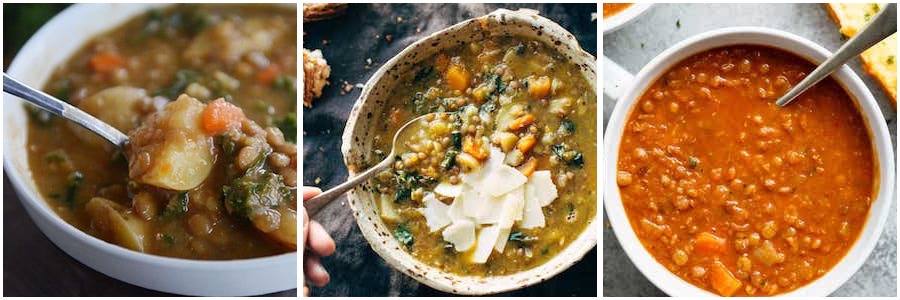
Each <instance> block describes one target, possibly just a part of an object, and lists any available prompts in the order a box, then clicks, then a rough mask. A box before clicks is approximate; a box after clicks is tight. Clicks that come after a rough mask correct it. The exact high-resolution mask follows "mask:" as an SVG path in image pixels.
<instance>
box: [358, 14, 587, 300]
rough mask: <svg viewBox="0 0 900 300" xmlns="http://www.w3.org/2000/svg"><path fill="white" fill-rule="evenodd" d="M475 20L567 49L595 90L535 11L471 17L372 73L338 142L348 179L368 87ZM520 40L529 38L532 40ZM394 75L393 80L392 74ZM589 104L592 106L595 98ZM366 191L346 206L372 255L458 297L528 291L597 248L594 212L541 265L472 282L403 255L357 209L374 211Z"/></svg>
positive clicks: (571, 46)
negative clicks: (514, 27)
mask: <svg viewBox="0 0 900 300" xmlns="http://www.w3.org/2000/svg"><path fill="white" fill-rule="evenodd" d="M479 20H488V22H491V24H492V25H494V26H491V27H489V28H490V29H488V33H490V32H494V31H497V30H500V29H499V27H502V26H507V25H508V24H506V23H507V22H510V24H512V23H515V22H522V23H524V24H530V26H531V29H532V30H533V31H534V32H535V33H534V34H535V36H536V37H538V38H540V37H541V36H543V38H549V39H550V40H552V41H554V43H553V44H555V45H556V46H557V47H565V48H566V49H568V50H569V51H562V50H560V51H561V52H562V53H563V54H573V53H575V54H574V55H578V59H580V60H581V61H583V63H581V64H578V65H579V67H581V70H582V75H584V76H585V78H586V79H588V82H589V84H590V85H591V87H592V88H594V90H595V91H596V71H595V69H596V58H594V56H592V55H590V54H588V53H587V52H585V51H584V50H582V49H581V47H580V46H579V45H578V41H577V40H576V39H575V37H574V36H573V35H572V34H571V33H569V32H568V31H566V30H565V29H564V28H563V27H562V26H560V25H559V24H556V23H554V22H553V21H551V20H549V19H547V18H544V17H541V16H539V15H538V14H537V12H536V11H533V10H527V9H523V10H517V11H509V10H506V9H499V10H496V11H494V12H492V13H490V14H488V15H485V16H483V17H479V18H473V19H469V20H466V21H463V22H460V23H457V24H456V25H453V26H451V27H449V28H447V29H444V30H441V31H439V32H436V33H434V34H431V35H429V36H428V37H426V38H424V39H422V40H419V41H418V42H416V43H413V44H412V45H410V46H408V47H406V48H405V49H404V50H403V51H401V52H400V53H399V54H397V55H396V56H394V57H393V58H392V59H391V60H389V61H388V62H387V63H385V65H384V66H382V67H381V68H380V69H379V70H378V71H377V72H375V74H373V75H372V77H371V79H369V81H368V82H367V83H366V86H365V87H364V88H363V90H362V94H361V96H360V98H359V100H358V101H357V102H356V104H355V105H354V106H353V108H352V110H351V112H350V117H349V119H348V121H347V126H346V128H345V130H344V135H343V143H342V146H341V152H342V153H343V156H344V161H345V163H346V164H347V165H348V169H349V170H350V171H349V173H350V174H349V175H350V176H351V177H352V176H354V175H355V174H356V172H355V170H354V168H353V167H350V166H352V165H354V164H355V163H356V162H357V160H356V159H355V158H354V157H353V156H352V155H353V153H354V152H355V151H357V150H356V149H355V146H354V141H358V140H357V139H359V137H358V136H356V135H355V133H356V132H357V130H358V129H361V130H364V129H365V126H366V123H365V122H366V119H368V118H371V117H372V114H371V111H369V112H368V113H367V116H366V118H363V116H362V115H361V114H362V111H363V107H364V106H366V105H373V104H372V103H370V99H369V98H370V96H371V94H372V92H373V88H374V87H375V86H376V85H377V84H382V85H384V86H389V85H391V84H383V83H381V82H382V80H383V78H384V77H385V76H387V74H388V72H390V71H391V70H393V69H395V68H400V67H403V66H401V65H404V66H409V65H413V64H412V63H410V62H409V60H410V59H417V60H416V61H415V62H418V61H421V60H422V59H425V58H427V57H429V56H430V55H433V54H434V52H429V54H428V55H422V56H421V57H417V55H418V53H417V52H414V51H418V47H427V44H429V43H430V44H431V47H435V46H437V45H438V44H440V43H441V38H444V37H448V36H455V35H456V33H458V32H461V31H462V30H464V29H465V28H466V27H467V26H470V25H471V26H477V24H474V23H476V22H479ZM473 24H474V25H473ZM497 25H499V27H497ZM518 25H519V27H520V28H521V27H522V26H521V25H522V24H518ZM509 26H511V25H509ZM473 32H475V31H473ZM475 34H476V33H472V36H474V35H475ZM525 38H532V39H534V37H525ZM445 42H446V41H445ZM553 44H549V45H548V46H553ZM450 46H451V45H442V47H443V48H447V47H450ZM435 51H437V50H435ZM569 60H570V61H574V59H573V57H572V56H569ZM588 62H589V63H588ZM393 76H395V78H397V75H393ZM394 80H396V79H394ZM387 81H388V82H390V81H391V80H390V79H388V80H387ZM594 101H596V99H595V100H594ZM365 189H366V187H365V186H362V187H358V188H357V189H356V190H353V191H351V192H350V193H348V195H347V199H348V201H347V202H348V203H349V204H350V208H351V209H352V210H353V216H354V217H355V218H356V220H357V224H358V225H359V228H360V230H361V231H362V233H363V236H364V237H365V238H366V240H367V241H368V242H369V245H370V246H372V249H373V250H375V252H376V253H378V255H379V256H381V257H382V258H383V259H384V260H385V261H386V262H387V263H388V264H390V265H391V266H392V267H394V268H395V269H398V270H400V271H401V272H403V273H404V274H406V275H408V276H410V277H412V278H414V279H416V280H417V281H419V282H421V283H423V284H425V285H428V286H430V287H432V288H435V289H437V290H440V291H444V292H448V293H454V294H461V295H485V294H493V293H499V292H505V291H510V290H515V289H519V288H523V287H526V286H530V285H533V284H536V283H539V282H542V281H544V280H547V279H549V278H551V277H553V276H555V275H556V274H558V273H560V272H562V271H563V270H565V269H567V268H569V267H570V266H572V265H573V264H575V263H576V262H578V261H580V260H581V259H582V258H583V257H584V255H585V254H586V253H587V252H588V251H590V250H591V249H593V248H594V247H596V245H597V225H596V224H597V215H599V211H598V212H597V213H595V214H594V217H593V219H591V221H589V223H588V225H587V227H586V228H585V229H584V231H583V232H581V233H580V234H579V235H578V237H577V238H576V239H575V240H573V241H572V242H571V243H570V244H569V246H568V247H566V249H564V250H563V251H561V252H560V253H558V254H557V255H556V256H554V257H553V258H551V259H550V260H548V261H547V262H545V263H544V264H542V265H539V266H537V267H534V268H531V269H528V270H524V271H521V272H518V273H514V274H510V275H505V276H489V277H477V276H461V275H456V274H452V273H447V272H443V271H441V270H439V269H437V268H434V267H431V266H429V265H427V264H425V263H422V262H420V261H419V260H417V259H415V258H413V257H412V256H411V255H410V254H409V253H407V252H406V251H404V250H402V249H400V248H399V247H400V246H399V244H398V243H397V241H396V239H394V238H393V237H392V236H391V234H390V232H389V231H387V230H386V228H387V227H386V226H384V223H383V222H382V221H381V219H380V218H379V217H378V213H377V210H376V209H372V210H369V211H362V212H361V210H362V208H361V207H360V206H366V205H371V206H374V204H372V203H371V201H370V203H362V201H365V200H361V195H364V194H363V193H367V192H366V191H365Z"/></svg>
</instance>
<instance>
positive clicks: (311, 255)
mask: <svg viewBox="0 0 900 300" xmlns="http://www.w3.org/2000/svg"><path fill="white" fill-rule="evenodd" d="M320 193H322V190H320V189H319V188H316V187H307V186H304V187H303V201H306V200H309V199H310V198H312V197H315V196H316V195H318V194H320ZM303 247H304V251H303V275H304V277H305V278H304V281H303V295H304V296H309V288H308V287H307V286H306V282H307V280H308V281H309V283H311V284H312V285H314V286H317V287H321V286H324V285H325V284H327V283H328V281H329V280H330V279H331V277H330V276H329V275H328V271H326V270H325V266H323V265H322V261H321V260H320V259H321V257H324V256H329V255H331V254H332V253H334V240H333V239H331V236H329V235H328V232H327V231H325V227H322V224H319V222H316V221H312V220H310V219H309V216H308V215H307V214H306V208H304V209H303ZM306 250H309V251H306Z"/></svg>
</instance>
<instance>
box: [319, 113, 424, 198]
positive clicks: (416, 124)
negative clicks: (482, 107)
mask: <svg viewBox="0 0 900 300" xmlns="http://www.w3.org/2000/svg"><path fill="white" fill-rule="evenodd" d="M440 114H441V113H429V114H425V115H421V116H419V117H416V118H415V119H412V120H410V121H409V122H406V124H403V126H401V127H400V129H398V130H397V133H395V134H394V140H393V141H392V142H391V153H388V155H387V157H386V158H385V159H384V160H382V161H381V162H379V163H378V164H376V165H375V166H374V167H371V168H369V169H368V170H366V171H365V172H362V173H360V174H359V175H356V177H353V178H350V179H348V180H347V182H344V183H341V184H339V185H338V186H336V187H333V188H331V189H329V190H327V191H325V192H323V193H321V194H319V195H317V196H315V197H313V198H311V199H309V200H306V201H303V207H304V208H306V213H307V215H309V216H314V215H315V214H316V213H317V212H318V211H319V210H320V209H321V208H322V207H324V206H325V205H326V204H328V203H329V202H331V200H334V199H337V197H339V196H341V195H343V194H344V193H346V192H347V191H349V190H350V189H352V188H354V187H356V186H357V185H359V184H360V183H363V182H364V181H366V180H369V179H370V178H372V177H374V176H375V175H376V174H378V173H381V172H382V171H384V170H387V169H388V168H390V167H391V166H393V165H394V161H395V159H394V156H396V155H397V153H398V152H399V151H397V150H398V149H400V148H403V147H405V145H403V144H397V142H398V141H400V142H401V143H402V142H403V141H408V140H410V139H409V135H410V134H411V133H414V132H416V129H419V128H422V126H424V125H425V124H423V123H422V122H420V121H421V120H424V119H425V118H426V117H428V116H429V115H430V116H434V117H437V116H439V115H440Z"/></svg>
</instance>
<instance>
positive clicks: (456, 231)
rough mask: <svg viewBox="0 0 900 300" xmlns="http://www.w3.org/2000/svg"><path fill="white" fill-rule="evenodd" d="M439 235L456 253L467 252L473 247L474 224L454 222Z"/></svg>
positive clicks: (464, 221)
mask: <svg viewBox="0 0 900 300" xmlns="http://www.w3.org/2000/svg"><path fill="white" fill-rule="evenodd" d="M441 235H442V236H443V237H444V240H445V241H447V242H449V243H451V244H453V247H454V248H456V251H459V252H465V251H468V250H469V249H472V246H474V245H475V223H472V221H469V220H458V221H454V222H453V224H450V226H447V228H446V229H444V232H442V233H441Z"/></svg>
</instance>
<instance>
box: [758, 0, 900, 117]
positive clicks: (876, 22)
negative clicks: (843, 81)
mask: <svg viewBox="0 0 900 300" xmlns="http://www.w3.org/2000/svg"><path fill="white" fill-rule="evenodd" d="M894 32H897V4H896V3H889V4H888V5H887V6H886V7H885V8H884V9H882V10H881V12H879V13H878V14H877V15H875V18H873V19H872V21H870V22H869V24H867V25H866V26H865V27H863V29H862V30H861V31H860V32H859V33H857V34H856V35H855V36H853V38H851V39H850V41H848V42H847V43H846V44H844V45H843V46H841V48H840V49H838V51H837V52H835V53H834V55H832V56H831V57H829V58H828V59H827V60H825V62H824V63H822V64H821V65H819V67H818V68H816V69H815V70H813V71H812V73H809V75H807V76H806V78H804V79H803V80H801V81H800V83H798V84H797V85H796V86H794V87H793V88H791V89H790V90H788V92H787V93H785V94H784V96H781V98H779V99H778V101H776V102H775V104H777V105H778V106H782V107H784V106H786V105H788V103H791V101H794V98H796V97H797V96H798V95H800V94H801V93H803V92H804V91H806V90H807V89H809V88H810V87H812V86H813V85H815V84H816V83H818V82H819V81H821V80H822V79H825V77H828V75H831V73H832V72H834V71H835V70H837V68H838V67H840V66H842V65H843V64H844V63H846V62H847V61H848V60H850V59H851V58H853V57H855V56H857V55H859V54H860V53H862V52H863V51H866V49H869V47H872V45H875V44H876V43H878V42H880V41H881V40H883V39H885V38H887V37H888V36H890V35H891V34H893V33H894Z"/></svg>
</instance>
